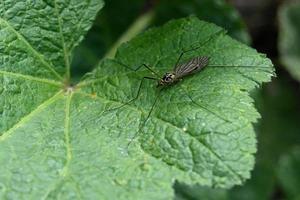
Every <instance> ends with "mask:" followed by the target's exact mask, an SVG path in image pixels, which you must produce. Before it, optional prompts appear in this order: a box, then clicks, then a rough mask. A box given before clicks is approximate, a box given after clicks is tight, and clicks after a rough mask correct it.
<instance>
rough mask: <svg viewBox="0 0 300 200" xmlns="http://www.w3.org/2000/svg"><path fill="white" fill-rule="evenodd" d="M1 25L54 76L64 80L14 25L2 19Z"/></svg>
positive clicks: (0, 19)
mask: <svg viewBox="0 0 300 200" xmlns="http://www.w3.org/2000/svg"><path fill="white" fill-rule="evenodd" d="M0 24H3V25H5V26H6V27H8V28H9V29H10V30H11V31H12V32H13V33H14V34H15V35H16V36H17V38H18V39H19V40H20V41H22V42H23V43H24V44H25V45H26V46H27V47H28V48H29V50H30V51H31V52H32V53H33V54H34V55H35V56H36V57H37V58H38V59H39V60H40V62H41V63H42V64H43V65H44V67H46V68H47V69H48V70H50V71H51V73H52V74H53V75H55V76H56V77H57V78H58V79H63V78H62V77H61V76H60V75H59V74H58V73H57V72H56V71H55V69H54V68H53V66H51V65H50V63H48V62H46V60H45V59H44V57H43V55H41V54H40V53H39V52H38V51H36V50H35V49H34V48H33V47H32V45H31V44H30V43H29V42H28V41H27V40H26V39H25V37H24V36H22V35H21V34H20V33H19V32H18V31H17V30H16V29H15V28H14V27H13V26H12V25H10V24H9V22H8V21H6V20H5V19H3V18H1V17H0Z"/></svg>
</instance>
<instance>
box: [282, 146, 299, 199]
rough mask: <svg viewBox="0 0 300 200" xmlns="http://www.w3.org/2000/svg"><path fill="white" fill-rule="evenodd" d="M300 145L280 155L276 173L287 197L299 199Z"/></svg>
mask: <svg viewBox="0 0 300 200" xmlns="http://www.w3.org/2000/svg"><path fill="white" fill-rule="evenodd" d="M299 168H300V147H299V146H298V147H295V148H294V149H292V150H291V151H290V152H289V153H288V154H286V155H284V156H282V157H281V159H280V162H279V168H278V170H277V174H278V177H279V181H280V184H281V186H282V187H283V190H284V192H285V194H286V195H287V197H288V198H287V199H294V200H296V199H300V195H299V187H300V172H299Z"/></svg>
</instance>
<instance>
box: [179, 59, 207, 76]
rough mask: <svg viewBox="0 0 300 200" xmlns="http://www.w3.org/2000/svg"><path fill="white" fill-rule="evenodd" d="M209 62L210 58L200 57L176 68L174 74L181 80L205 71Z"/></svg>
mask: <svg viewBox="0 0 300 200" xmlns="http://www.w3.org/2000/svg"><path fill="white" fill-rule="evenodd" d="M208 61H209V57H207V56H200V57H196V58H193V59H191V60H190V61H189V62H187V63H184V64H181V65H178V66H176V68H175V70H174V72H175V74H176V78H180V77H183V76H186V75H189V74H192V73H196V72H198V71H200V70H201V69H203V68H204V67H205V66H206V65H207V64H208Z"/></svg>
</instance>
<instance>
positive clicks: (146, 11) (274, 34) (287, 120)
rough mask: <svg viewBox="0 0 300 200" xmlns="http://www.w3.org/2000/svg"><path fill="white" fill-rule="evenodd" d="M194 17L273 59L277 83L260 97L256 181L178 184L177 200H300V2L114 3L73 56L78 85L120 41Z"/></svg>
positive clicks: (123, 0)
mask: <svg viewBox="0 0 300 200" xmlns="http://www.w3.org/2000/svg"><path fill="white" fill-rule="evenodd" d="M189 15H196V16H198V17H199V18H200V19H202V20H205V21H209V22H213V23H215V24H217V25H219V26H222V27H224V28H225V29H227V30H228V33H229V35H231V36H232V37H233V38H235V39H237V40H239V41H241V42H243V43H246V44H248V45H250V46H252V47H253V48H255V49H257V50H258V51H259V52H261V53H265V54H267V56H268V57H269V58H271V59H272V61H273V63H274V65H275V68H276V74H277V77H276V78H273V81H272V82H271V83H268V84H265V85H263V86H262V88H261V89H259V90H256V91H253V94H252V95H253V97H254V98H255V99H256V101H255V102H256V107H257V109H258V110H259V112H260V113H261V115H262V119H261V120H260V121H259V123H257V124H255V126H256V133H257V140H258V152H257V154H256V166H255V169H254V170H253V172H252V178H251V179H250V180H248V181H247V182H246V184H245V185H243V186H237V187H235V188H232V189H231V190H222V189H212V188H206V187H201V186H198V185H194V186H188V185H184V184H181V183H176V184H175V185H174V192H175V194H176V199H182V200H192V199H193V200H194V199H216V200H219V199H236V200H239V199H242V200H243V199H247V200H248V199H249V200H256V199H258V200H260V199H261V200H263V199H293V200H294V199H295V200H296V199H300V83H299V81H300V1H299V0H296V1H295V0H292V1H287V0H285V1H284V0H228V1H225V0H107V1H106V5H105V7H104V8H103V10H102V11H101V12H100V13H99V15H98V17H97V19H96V20H95V23H94V25H93V27H92V29H91V30H90V31H89V33H88V35H87V37H86V38H85V40H84V42H83V43H82V44H81V45H80V46H79V47H78V48H77V49H76V51H75V53H74V55H73V59H74V62H73V66H72V74H73V77H75V81H76V79H79V77H82V76H83V75H84V74H85V73H87V72H89V71H91V70H92V69H93V68H94V67H95V66H96V65H97V63H99V61H100V60H101V59H102V58H104V57H107V56H108V52H110V53H111V52H114V50H115V47H117V46H118V44H119V43H118V42H117V41H118V40H120V38H121V41H124V40H128V39H130V38H131V37H133V36H134V35H135V34H138V33H139V32H141V31H143V30H145V29H148V28H151V27H153V26H159V25H161V24H163V23H165V22H167V21H169V20H171V19H175V18H180V17H186V16H189ZM119 42H120V41H119ZM112 55H113V53H112V54H110V55H109V56H112Z"/></svg>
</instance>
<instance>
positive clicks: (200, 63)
mask: <svg viewBox="0 0 300 200" xmlns="http://www.w3.org/2000/svg"><path fill="white" fill-rule="evenodd" d="M189 51H190V50H189ZM186 52H188V51H185V52H182V53H181V54H180V56H179V58H178V60H177V62H176V64H175V66H174V68H173V70H172V71H170V72H167V73H165V74H164V75H163V76H162V77H160V76H159V74H158V73H157V72H155V71H154V70H153V69H151V68H150V67H149V66H147V65H146V64H142V65H141V66H140V67H138V68H137V69H135V70H134V71H137V70H138V69H140V68H141V67H143V66H144V67H145V68H146V69H148V70H149V71H151V72H152V73H153V74H155V75H156V78H154V77H148V76H145V77H143V78H142V80H141V82H140V85H139V87H138V91H137V94H136V96H135V97H134V98H133V99H131V100H130V101H128V102H126V103H124V104H123V105H121V106H118V107H115V108H112V109H108V110H107V111H111V110H115V109H118V108H121V107H123V106H125V105H128V104H130V103H132V102H133V101H135V100H136V99H137V98H138V97H139V95H140V92H141V88H142V85H143V82H144V80H145V79H150V80H155V81H157V86H156V87H160V88H161V90H162V89H163V88H165V87H168V86H171V85H174V84H176V83H178V82H179V81H181V80H182V79H183V78H184V77H186V76H188V75H192V74H195V73H197V72H199V71H201V70H202V69H203V68H204V67H205V66H207V65H208V63H209V57H208V56H198V57H194V58H192V59H190V60H188V61H187V62H184V63H182V64H179V61H180V59H181V58H182V56H183V54H184V53H186ZM118 63H119V64H121V65H123V66H125V67H126V68H129V67H128V66H126V65H124V64H123V63H120V62H118ZM130 69H131V68H130ZM131 70H133V69H131ZM161 90H160V91H161ZM158 98H159V95H158V96H157V97H156V98H155V100H154V103H153V104H152V106H151V109H150V111H149V113H148V115H147V117H146V119H145V120H144V122H143V123H142V125H141V126H140V128H139V130H138V132H137V133H136V134H135V135H134V136H133V138H132V139H131V140H130V142H129V143H128V146H129V145H130V143H131V142H132V141H133V139H135V138H136V136H137V135H138V134H139V132H140V131H141V128H142V127H143V126H144V125H145V124H146V122H147V120H148V119H149V117H150V115H151V113H152V111H153V108H154V106H155V104H156V102H157V100H158Z"/></svg>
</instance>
